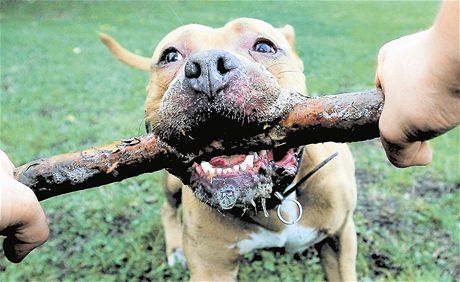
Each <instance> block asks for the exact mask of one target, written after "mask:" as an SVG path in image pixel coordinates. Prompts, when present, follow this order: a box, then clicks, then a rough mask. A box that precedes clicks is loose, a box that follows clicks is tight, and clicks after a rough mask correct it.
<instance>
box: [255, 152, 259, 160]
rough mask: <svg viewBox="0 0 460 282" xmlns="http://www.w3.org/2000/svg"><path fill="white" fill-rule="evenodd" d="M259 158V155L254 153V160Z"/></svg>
mask: <svg viewBox="0 0 460 282" xmlns="http://www.w3.org/2000/svg"><path fill="white" fill-rule="evenodd" d="M258 159H259V155H258V154H257V153H254V160H256V161H257V160H258Z"/></svg>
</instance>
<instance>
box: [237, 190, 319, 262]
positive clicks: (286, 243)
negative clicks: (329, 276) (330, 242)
mask: <svg viewBox="0 0 460 282" xmlns="http://www.w3.org/2000/svg"><path fill="white" fill-rule="evenodd" d="M293 197H295V194H294V193H293V194H291V195H290V196H289V197H288V198H290V199H292V198H293ZM283 211H284V212H285V213H287V214H288V217H289V219H288V218H286V219H288V220H293V219H295V218H296V216H297V208H296V207H295V205H294V204H293V203H292V202H289V201H285V202H284V203H283ZM273 220H278V218H274V219H273ZM249 236H250V238H249V239H245V240H241V241H239V242H238V243H236V247H237V248H238V249H239V252H240V254H245V253H248V252H251V251H253V250H257V249H265V248H273V247H277V248H282V247H284V248H285V249H286V251H287V252H291V253H300V252H303V251H304V250H306V249H307V248H308V247H309V246H311V245H313V244H315V243H317V242H320V241H321V240H323V239H324V238H326V235H325V234H324V233H322V232H320V231H319V230H318V229H315V228H311V227H305V226H303V225H300V224H293V225H286V228H285V229H283V230H282V231H281V232H273V231H270V230H267V229H265V228H262V227H260V228H259V230H258V232H254V233H251V234H250V235H249ZM232 247H235V246H232Z"/></svg>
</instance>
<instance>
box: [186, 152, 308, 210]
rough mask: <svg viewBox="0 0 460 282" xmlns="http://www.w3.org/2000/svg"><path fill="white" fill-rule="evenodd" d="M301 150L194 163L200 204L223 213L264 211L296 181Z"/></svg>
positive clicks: (193, 179)
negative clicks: (250, 208)
mask: <svg viewBox="0 0 460 282" xmlns="http://www.w3.org/2000/svg"><path fill="white" fill-rule="evenodd" d="M299 151H300V150H299V149H275V150H262V151H259V152H250V153H249V154H236V155H232V156H217V157H213V158H212V159H210V160H209V161H203V162H201V163H200V164H198V163H194V164H193V166H192V174H191V178H190V187H191V188H192V189H193V190H194V192H195V194H196V196H197V197H198V198H199V199H200V200H201V201H203V202H205V203H207V204H209V205H210V206H212V207H215V208H218V209H221V210H230V209H234V208H239V209H242V210H243V211H245V210H246V209H248V208H249V207H251V206H252V207H253V208H255V209H256V210H257V209H258V210H265V209H266V208H267V207H266V200H265V199H268V198H270V197H271V195H272V194H273V193H274V192H275V191H279V190H281V189H284V188H285V187H286V186H287V185H288V184H289V183H291V182H292V180H293V179H294V177H295V175H296V173H297V170H298V165H299Z"/></svg>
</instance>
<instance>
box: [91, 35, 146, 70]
mask: <svg viewBox="0 0 460 282" xmlns="http://www.w3.org/2000/svg"><path fill="white" fill-rule="evenodd" d="M98 34H99V38H100V39H101V41H102V43H104V44H105V46H107V48H108V49H109V50H110V52H111V53H112V55H113V56H114V57H115V58H117V59H118V60H120V61H121V62H123V63H125V64H127V65H128V66H131V67H134V68H136V69H140V70H143V71H150V58H147V57H142V56H139V55H137V54H134V53H133V52H131V51H128V50H126V49H125V48H123V47H122V46H121V45H120V44H119V43H118V42H117V41H116V40H115V39H113V38H112V37H110V36H108V35H107V34H105V33H98Z"/></svg>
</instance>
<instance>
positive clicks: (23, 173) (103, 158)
mask: <svg viewBox="0 0 460 282" xmlns="http://www.w3.org/2000/svg"><path fill="white" fill-rule="evenodd" d="M382 108H383V94H382V93H381V92H380V91H379V90H376V89H372V90H366V91H361V92H355V93H345V94H339V95H331V96H322V97H317V98H309V97H305V98H304V99H303V100H302V101H301V102H299V103H298V104H296V105H294V106H293V110H292V111H291V112H290V113H289V114H288V115H287V116H286V117H284V118H283V119H281V121H280V122H276V123H273V124H266V125H264V127H263V131H262V132H254V135H253V136H251V137H250V138H245V139H243V140H240V141H238V142H235V143H226V142H225V140H224V141H215V142H212V143H211V144H209V145H208V146H205V147H204V148H203V149H202V150H200V151H199V152H196V153H188V154H181V153H179V152H177V151H176V150H175V149H174V148H172V147H170V146H169V145H168V144H166V143H164V142H162V141H161V140H159V139H158V138H157V137H156V136H154V135H152V134H147V135H144V136H141V137H135V138H131V139H127V140H122V141H119V142H114V143H113V144H110V145H106V146H102V147H96V148H91V149H87V150H84V151H81V152H75V153H68V154H63V155H58V156H53V157H50V158H46V159H39V160H36V161H33V162H30V163H27V164H25V165H23V166H20V167H18V168H16V170H15V172H14V174H15V178H16V179H17V180H18V181H20V182H22V183H24V184H25V185H26V186H28V187H30V188H31V189H32V190H33V191H34V192H35V194H36V195H37V197H38V199H39V200H43V199H47V198H50V197H53V196H57V195H61V194H65V193H69V192H73V191H78V190H83V189H87V188H92V187H97V186H101V185H104V184H108V183H112V182H117V181H121V180H123V179H126V178H129V177H133V176H137V175H140V174H143V173H146V172H154V171H158V170H161V169H164V168H166V169H171V170H172V171H173V173H174V172H176V173H175V174H180V171H187V168H189V167H190V166H191V165H192V164H193V162H195V161H197V162H198V161H200V160H203V159H205V158H208V159H209V158H210V157H212V156H216V155H222V154H227V155H229V154H231V153H233V152H241V151H249V150H252V151H255V150H262V149H270V148H274V147H280V146H284V147H286V148H292V147H297V146H300V145H306V144H312V143H320V142H328V141H334V142H355V141H362V140H367V139H372V138H376V137H379V130H378V120H379V118H380V114H381V112H382ZM182 176H183V177H181V178H182V180H183V181H184V183H186V182H187V175H186V173H185V174H184V175H182Z"/></svg>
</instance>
